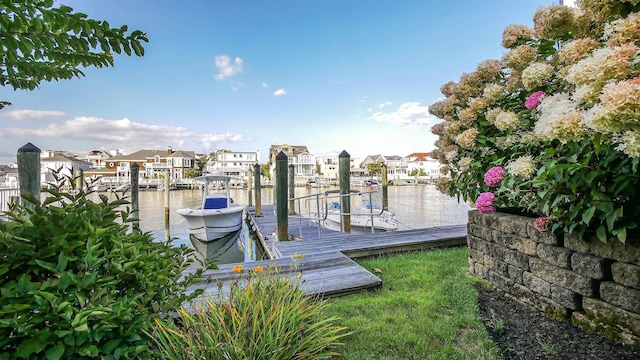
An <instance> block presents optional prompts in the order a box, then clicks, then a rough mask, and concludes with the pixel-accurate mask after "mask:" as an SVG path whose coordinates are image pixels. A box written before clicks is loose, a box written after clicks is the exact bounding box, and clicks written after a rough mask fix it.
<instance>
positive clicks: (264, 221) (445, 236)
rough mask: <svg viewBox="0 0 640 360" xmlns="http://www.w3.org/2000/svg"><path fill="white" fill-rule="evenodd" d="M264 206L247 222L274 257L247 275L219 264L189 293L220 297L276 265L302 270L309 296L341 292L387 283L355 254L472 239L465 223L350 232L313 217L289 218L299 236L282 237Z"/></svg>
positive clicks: (286, 270)
mask: <svg viewBox="0 0 640 360" xmlns="http://www.w3.org/2000/svg"><path fill="white" fill-rule="evenodd" d="M261 210H262V216H260V217H255V216H254V214H255V212H254V211H255V209H253V208H250V209H249V214H248V222H249V225H250V227H251V228H252V230H253V231H255V232H256V233H257V235H258V237H259V241H260V242H262V244H263V246H264V247H265V251H266V252H267V254H268V255H269V257H270V259H267V260H261V261H256V262H250V263H244V264H243V265H244V267H245V271H244V273H243V274H242V276H241V275H240V274H238V273H235V272H233V268H234V266H235V265H237V264H225V265H220V266H219V269H217V270H209V271H206V272H205V279H204V280H203V281H202V283H200V284H196V285H193V286H191V287H190V288H189V289H188V292H189V293H190V292H192V291H194V290H195V289H198V288H202V289H204V291H205V294H209V295H212V296H214V297H215V296H218V294H219V292H220V291H222V292H226V291H228V289H229V282H231V281H238V280H241V278H242V277H243V278H246V277H247V276H248V273H249V270H250V269H253V268H255V267H257V266H261V267H263V268H265V267H267V266H269V265H272V264H274V265H275V266H277V267H278V268H280V269H282V273H284V274H288V275H289V276H291V277H294V276H296V274H298V273H300V278H299V280H298V281H299V284H300V287H301V289H303V290H304V291H305V292H307V293H308V294H310V295H319V296H332V295H342V294H347V293H352V292H355V291H361V290H364V289H370V288H376V287H379V286H381V285H382V280H380V279H379V278H378V277H377V276H375V275H373V274H372V273H371V272H369V271H368V270H367V269H364V268H363V267H361V266H359V265H358V264H357V263H356V262H354V261H353V260H352V258H360V257H368V256H373V255H380V254H387V253H394V252H402V251H415V250H424V249H431V248H437V247H450V246H461V245H466V243H467V242H466V236H467V226H466V224H464V225H452V226H441V227H434V228H428V229H418V230H406V231H395V232H388V233H374V234H347V233H340V232H335V231H331V230H326V229H319V228H318V226H317V224H315V223H313V222H310V221H309V220H303V221H300V220H299V219H295V218H289V234H290V238H295V239H296V240H291V241H277V239H276V238H275V237H276V236H275V233H276V217H275V214H274V211H273V206H272V205H267V206H262V209H261ZM294 254H298V256H300V255H302V254H304V255H305V257H304V259H302V261H300V262H298V261H296V260H294Z"/></svg>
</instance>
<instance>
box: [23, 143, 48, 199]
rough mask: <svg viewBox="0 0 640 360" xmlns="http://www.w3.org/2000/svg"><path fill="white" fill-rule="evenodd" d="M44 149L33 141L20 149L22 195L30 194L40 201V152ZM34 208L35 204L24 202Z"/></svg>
mask: <svg viewBox="0 0 640 360" xmlns="http://www.w3.org/2000/svg"><path fill="white" fill-rule="evenodd" d="M41 152H42V151H41V150H40V149H39V148H38V147H37V146H35V145H33V144H32V143H26V144H25V145H24V146H22V147H21V148H20V149H18V154H17V158H18V159H17V160H18V184H19V185H20V195H21V196H22V195H23V194H30V195H33V196H35V198H36V199H38V202H39V201H40V186H41V185H40V153H41ZM23 204H25V206H27V207H28V208H30V209H33V207H34V204H31V203H30V202H26V203H25V202H23Z"/></svg>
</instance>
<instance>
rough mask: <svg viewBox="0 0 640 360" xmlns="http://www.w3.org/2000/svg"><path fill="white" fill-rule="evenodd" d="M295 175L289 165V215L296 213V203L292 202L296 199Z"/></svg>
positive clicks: (291, 165) (291, 166)
mask: <svg viewBox="0 0 640 360" xmlns="http://www.w3.org/2000/svg"><path fill="white" fill-rule="evenodd" d="M295 181H296V174H295V170H294V167H293V164H289V215H294V214H295V213H296V202H295V200H293V199H294V198H295V197H296V188H295V187H296V184H295Z"/></svg>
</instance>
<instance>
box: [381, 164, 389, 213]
mask: <svg viewBox="0 0 640 360" xmlns="http://www.w3.org/2000/svg"><path fill="white" fill-rule="evenodd" d="M380 170H381V171H382V208H383V209H384V210H389V189H388V187H389V182H388V181H387V164H382V166H381V167H380Z"/></svg>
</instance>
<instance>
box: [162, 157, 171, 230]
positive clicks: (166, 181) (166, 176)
mask: <svg viewBox="0 0 640 360" xmlns="http://www.w3.org/2000/svg"><path fill="white" fill-rule="evenodd" d="M170 176H171V174H170V172H169V169H165V170H164V239H165V241H167V242H169V240H171V234H170V233H169V199H170V197H169V195H170V194H169V191H170V189H169V186H170V183H171V182H170V180H171V179H170Z"/></svg>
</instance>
